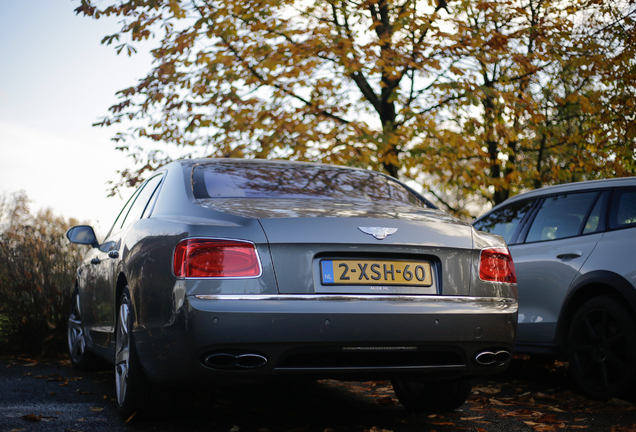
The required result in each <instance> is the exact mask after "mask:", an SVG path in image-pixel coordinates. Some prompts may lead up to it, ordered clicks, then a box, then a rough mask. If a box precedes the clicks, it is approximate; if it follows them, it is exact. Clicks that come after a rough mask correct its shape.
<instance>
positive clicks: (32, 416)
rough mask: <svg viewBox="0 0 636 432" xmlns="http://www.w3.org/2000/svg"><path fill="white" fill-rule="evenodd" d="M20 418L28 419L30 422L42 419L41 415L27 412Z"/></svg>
mask: <svg viewBox="0 0 636 432" xmlns="http://www.w3.org/2000/svg"><path fill="white" fill-rule="evenodd" d="M22 419H24V420H26V421H30V422H39V421H40V420H42V415H40V414H38V415H36V414H27V415H24V416H22Z"/></svg>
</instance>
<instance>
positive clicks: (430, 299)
mask: <svg viewBox="0 0 636 432" xmlns="http://www.w3.org/2000/svg"><path fill="white" fill-rule="evenodd" d="M194 297H196V298H197V299H199V300H265V301H289V300H304V301H307V300H310V301H395V302H422V303H496V304H503V305H506V304H507V305H510V306H512V305H516V304H517V303H518V301H517V299H514V298H508V297H468V296H433V295H355V294H287V295H285V294H197V295H195V296H194Z"/></svg>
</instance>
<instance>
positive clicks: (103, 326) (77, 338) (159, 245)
mask: <svg viewBox="0 0 636 432" xmlns="http://www.w3.org/2000/svg"><path fill="white" fill-rule="evenodd" d="M67 236H68V238H69V240H70V241H72V242H74V243H79V244H88V245H92V246H93V248H92V249H91V250H90V251H89V252H88V254H87V255H86V258H85V260H84V262H83V264H82V265H81V266H80V268H79V269H78V273H77V282H76V286H75V287H74V294H73V295H74V300H73V307H72V309H71V312H70V315H69V329H68V335H69V336H68V344H69V350H70V353H71V361H72V363H73V365H74V366H76V367H78V368H86V367H88V366H89V365H90V363H91V362H92V361H93V360H94V357H95V356H99V357H101V358H103V359H105V360H107V361H109V362H110V363H112V364H113V365H114V366H115V372H116V373H115V378H116V383H115V384H116V388H117V403H118V406H119V409H120V411H121V413H122V414H123V415H128V414H130V413H131V412H133V410H135V409H137V406H138V404H139V403H140V402H141V400H142V399H143V394H144V392H146V391H147V389H148V383H154V384H159V385H164V384H165V385H187V384H200V385H202V384H217V383H243V382H245V383H250V382H258V381H268V380H273V379H276V378H284V377H312V378H326V377H331V378H338V379H370V378H373V379H380V378H381V379H391V380H392V382H393V385H394V389H395V391H396V394H397V396H398V397H399V399H400V401H401V402H402V403H403V404H404V405H405V406H406V407H407V408H411V409H416V410H427V411H439V410H448V409H453V408H456V407H458V406H460V405H461V404H463V402H464V401H465V400H466V398H467V397H468V395H469V392H470V389H471V385H470V379H471V378H473V377H478V376H483V375H488V374H492V373H496V372H499V371H501V370H503V369H504V368H505V367H506V366H507V365H508V363H509V360H510V357H511V354H510V353H511V351H512V349H513V344H514V337H515V331H516V324H517V299H516V297H517V292H516V283H515V282H516V280H515V273H514V266H513V263H512V260H511V258H510V254H509V252H508V249H507V248H506V245H505V242H504V241H503V239H502V238H501V237H500V236H498V235H492V234H488V233H480V232H478V231H476V230H475V229H474V228H473V227H472V226H470V224H466V223H463V222H460V221H458V220H456V219H454V218H453V217H451V216H449V215H447V214H445V213H443V212H442V211H440V210H438V209H436V208H435V207H434V206H433V205H432V204H431V203H429V202H428V201H427V200H425V199H424V198H422V197H421V196H420V195H418V194H417V193H415V192H414V191H412V190H411V189H409V188H408V187H406V186H405V185H403V184H401V183H400V182H397V181H396V180H394V179H392V178H390V177H388V176H385V175H382V174H379V173H376V172H373V171H370V170H362V169H353V168H346V167H337V166H329V165H320V164H309V163H292V162H285V161H265V160H232V159H199V160H183V161H178V162H174V163H171V164H169V165H167V166H165V167H164V168H161V169H159V170H158V171H157V172H156V173H155V174H153V175H152V176H151V177H150V178H149V179H148V180H147V181H145V182H144V183H143V184H142V185H141V186H140V187H139V188H138V189H137V191H136V192H135V193H134V195H133V196H132V198H130V200H129V201H128V203H127V204H126V205H125V207H124V208H123V210H122V211H121V213H120V214H119V217H118V218H117V220H116V221H115V223H114V225H113V227H112V228H111V230H110V232H109V233H108V234H107V235H106V239H105V240H104V242H103V243H101V244H99V243H98V242H97V240H96V238H95V233H94V231H93V229H92V228H91V227H88V226H77V227H74V228H71V230H69V232H68V234H67Z"/></svg>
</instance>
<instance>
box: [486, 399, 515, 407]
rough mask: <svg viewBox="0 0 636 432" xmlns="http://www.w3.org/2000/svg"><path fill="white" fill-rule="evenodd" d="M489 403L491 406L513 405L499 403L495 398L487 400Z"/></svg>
mask: <svg viewBox="0 0 636 432" xmlns="http://www.w3.org/2000/svg"><path fill="white" fill-rule="evenodd" d="M488 400H489V401H490V403H491V404H493V405H499V406H511V405H513V404H509V403H505V402H501V401H499V400H497V399H495V398H490V399H488Z"/></svg>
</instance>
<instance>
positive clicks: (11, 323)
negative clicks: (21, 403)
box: [0, 193, 82, 355]
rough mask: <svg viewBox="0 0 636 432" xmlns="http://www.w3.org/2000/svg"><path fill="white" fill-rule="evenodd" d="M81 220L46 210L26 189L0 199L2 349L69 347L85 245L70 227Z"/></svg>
mask: <svg viewBox="0 0 636 432" xmlns="http://www.w3.org/2000/svg"><path fill="white" fill-rule="evenodd" d="M76 224H77V221H75V220H73V219H70V220H68V221H66V220H64V218H62V217H59V216H55V215H53V213H52V212H51V210H42V211H40V212H38V213H37V214H36V215H35V216H33V215H32V214H31V213H30V212H29V200H28V198H27V197H26V195H25V194H24V193H18V194H15V195H13V196H11V197H9V198H6V197H5V198H3V199H1V200H0V318H1V319H0V321H1V323H0V344H1V345H2V351H3V352H11V353H28V354H45V355H50V354H53V353H59V352H63V350H65V348H64V347H65V340H66V329H67V315H68V311H69V306H70V296H71V291H72V287H73V281H74V277H75V272H76V271H77V266H78V264H79V262H80V261H81V255H82V251H81V250H80V249H79V247H77V246H76V245H72V244H70V243H69V241H68V240H67V239H66V237H65V233H66V231H67V230H68V228H70V227H71V226H73V225H76Z"/></svg>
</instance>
